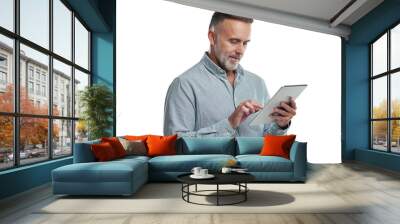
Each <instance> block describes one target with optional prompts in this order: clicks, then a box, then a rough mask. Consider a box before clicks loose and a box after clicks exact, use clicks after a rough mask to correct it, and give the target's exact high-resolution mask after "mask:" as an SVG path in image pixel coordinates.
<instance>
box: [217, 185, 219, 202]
mask: <svg viewBox="0 0 400 224" xmlns="http://www.w3.org/2000/svg"><path fill="white" fill-rule="evenodd" d="M218 205H219V184H217V206H218Z"/></svg>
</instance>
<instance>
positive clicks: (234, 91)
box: [164, 12, 296, 137]
mask: <svg viewBox="0 0 400 224" xmlns="http://www.w3.org/2000/svg"><path fill="white" fill-rule="evenodd" d="M252 22H253V19H249V18H244V17H238V16H233V15H228V14H224V13H219V12H215V13H214V14H213V16H212V19H211V22H210V26H209V31H208V39H209V41H210V50H209V51H208V52H206V53H205V54H204V56H203V58H202V59H201V61H200V62H199V63H197V64H196V65H194V66H193V67H192V68H190V69H189V70H187V71H186V72H184V73H183V74H182V75H180V76H179V77H177V78H176V79H175V80H174V81H173V82H172V83H171V85H170V87H169V89H168V92H167V96H166V99H165V108H164V109H165V111H164V134H165V135H171V134H178V135H179V136H192V137H194V136H231V137H234V136H263V135H265V134H274V135H282V134H285V133H286V131H287V129H288V127H289V125H290V120H291V119H292V117H293V116H294V115H295V114H296V104H295V102H294V101H293V100H290V102H281V104H280V106H279V107H277V108H274V113H273V114H271V115H270V116H271V117H272V119H273V121H274V122H273V123H271V124H266V125H260V126H249V123H250V121H251V120H252V118H253V117H254V116H255V114H254V113H255V112H257V111H259V110H261V109H262V107H263V105H265V104H266V103H267V102H268V100H269V94H268V92H267V88H266V86H265V83H264V80H263V79H262V78H260V77H259V76H257V75H255V74H253V73H251V72H249V71H246V70H244V69H243V68H242V67H241V66H240V65H239V62H240V59H241V58H242V57H243V55H244V52H245V51H246V47H247V44H248V43H249V41H250V33H251V23H252Z"/></svg>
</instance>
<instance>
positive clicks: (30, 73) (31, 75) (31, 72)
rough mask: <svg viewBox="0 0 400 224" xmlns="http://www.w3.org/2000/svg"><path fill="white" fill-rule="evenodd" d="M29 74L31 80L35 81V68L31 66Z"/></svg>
mask: <svg viewBox="0 0 400 224" xmlns="http://www.w3.org/2000/svg"><path fill="white" fill-rule="evenodd" d="M28 74H29V79H31V80H33V67H32V66H29V71H28Z"/></svg>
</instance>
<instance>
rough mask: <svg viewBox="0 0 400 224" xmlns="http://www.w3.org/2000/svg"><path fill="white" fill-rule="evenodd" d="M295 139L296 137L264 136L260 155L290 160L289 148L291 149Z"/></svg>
mask: <svg viewBox="0 0 400 224" xmlns="http://www.w3.org/2000/svg"><path fill="white" fill-rule="evenodd" d="M295 139H296V135H278V136H275V135H266V136H265V137H264V145H263V148H262V149H261V152H260V155H262V156H280V157H284V158H286V159H290V147H292V144H293V142H294V140H295Z"/></svg>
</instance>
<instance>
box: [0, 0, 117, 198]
mask: <svg viewBox="0 0 400 224" xmlns="http://www.w3.org/2000/svg"><path fill="white" fill-rule="evenodd" d="M66 2H67V3H68V4H70V5H71V7H72V8H73V9H74V10H75V11H76V12H77V13H78V14H79V16H80V17H81V18H82V19H83V20H84V22H85V23H86V24H87V26H88V27H89V28H90V29H91V31H92V38H91V43H92V51H91V57H92V59H91V61H92V64H91V70H92V73H93V76H92V82H93V83H104V84H106V85H107V86H109V87H110V89H111V90H112V91H113V92H115V85H114V83H115V47H114V46H115V13H116V11H115V9H116V7H115V0H66ZM113 127H115V111H114V126H113ZM113 127H110V132H111V133H113V132H114V133H115V128H113ZM71 163H72V157H69V158H64V159H60V160H53V161H47V162H44V163H39V164H34V165H29V166H24V167H20V168H16V169H12V170H7V171H1V172H0V199H2V198H5V197H9V196H12V195H14V194H17V193H20V192H23V191H27V190H29V189H31V188H34V187H37V186H40V185H43V184H45V183H48V182H50V181H51V171H52V170H53V169H55V168H57V167H60V166H64V165H67V164H71Z"/></svg>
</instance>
